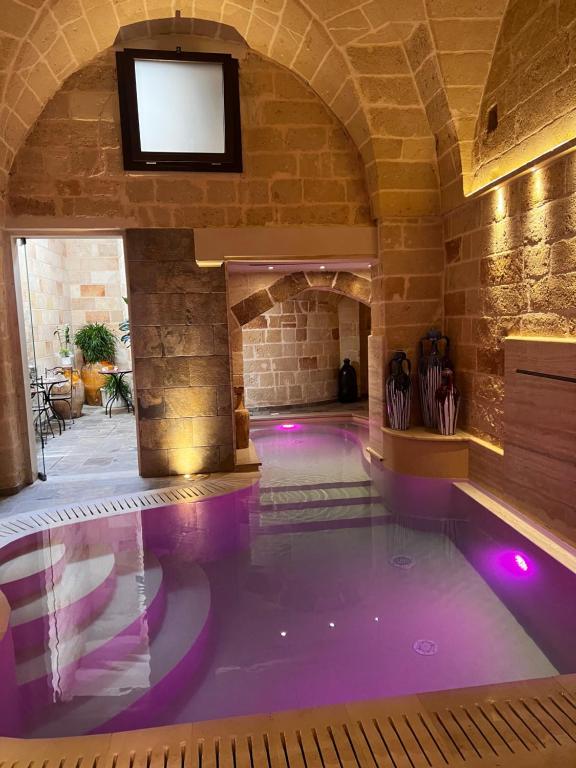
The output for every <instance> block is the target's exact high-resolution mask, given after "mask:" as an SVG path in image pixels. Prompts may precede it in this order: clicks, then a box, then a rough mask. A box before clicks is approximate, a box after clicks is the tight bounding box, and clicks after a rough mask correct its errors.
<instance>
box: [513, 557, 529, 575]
mask: <svg viewBox="0 0 576 768" xmlns="http://www.w3.org/2000/svg"><path fill="white" fill-rule="evenodd" d="M514 562H515V563H516V565H517V566H518V568H520V570H521V571H523V572H524V573H526V571H527V570H528V563H527V562H526V558H525V557H524V555H521V554H520V553H519V552H517V553H516V554H515V555H514Z"/></svg>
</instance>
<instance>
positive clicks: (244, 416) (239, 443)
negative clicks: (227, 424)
mask: <svg viewBox="0 0 576 768" xmlns="http://www.w3.org/2000/svg"><path fill="white" fill-rule="evenodd" d="M234 395H235V396H236V402H235V405H234V421H235V424H236V448H248V445H249V441H250V414H249V413H248V409H247V408H246V406H245V405H244V387H234Z"/></svg>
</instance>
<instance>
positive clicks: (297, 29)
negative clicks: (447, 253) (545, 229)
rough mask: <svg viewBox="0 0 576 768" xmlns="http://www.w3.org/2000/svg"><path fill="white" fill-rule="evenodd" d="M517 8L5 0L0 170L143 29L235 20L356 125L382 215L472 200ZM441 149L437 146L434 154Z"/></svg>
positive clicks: (374, 2) (0, 12)
mask: <svg viewBox="0 0 576 768" xmlns="http://www.w3.org/2000/svg"><path fill="white" fill-rule="evenodd" d="M506 4H507V0H357V1H355V0H306V2H304V1H303V0H235V2H229V1H228V0H226V1H224V2H222V0H172V2H168V1H167V0H0V35H1V37H0V67H1V72H0V90H1V92H2V94H3V104H2V111H1V113H0V168H1V172H2V174H3V179H2V185H3V186H5V183H6V175H7V173H8V171H9V168H10V166H11V163H12V161H13V159H14V156H15V153H16V152H17V150H18V148H19V146H20V145H21V144H22V142H23V140H24V138H25V136H26V134H27V132H28V131H29V129H30V128H31V126H32V125H33V124H34V121H35V120H36V119H37V117H38V115H39V114H40V112H41V110H42V108H43V107H44V105H45V104H46V103H47V101H48V99H49V98H50V97H51V96H52V95H53V94H54V93H55V92H56V90H57V89H58V88H59V86H60V85H61V83H62V82H63V80H64V79H65V78H66V77H67V76H68V75H70V74H71V73H72V72H73V71H75V70H77V69H78V68H79V67H81V66H82V65H83V64H85V63H87V62H88V61H90V60H91V59H92V58H93V57H94V56H95V55H97V54H98V53H99V52H101V51H103V50H105V49H106V48H108V47H110V46H111V45H112V44H113V42H114V40H115V38H116V36H117V34H118V30H119V29H120V28H121V27H123V26H125V25H127V24H132V23H134V22H138V21H142V20H146V19H154V18H166V17H170V16H174V14H175V11H176V10H179V11H180V12H181V15H182V16H183V17H190V18H199V19H209V20H213V21H218V22H221V23H223V24H228V25H230V26H232V27H234V28H235V29H237V30H238V32H239V33H240V34H241V35H242V36H243V37H244V38H245V39H246V41H247V42H248V44H249V46H251V47H252V48H254V49H255V50H257V51H259V52H260V53H262V54H264V55H266V56H269V57H270V58H272V59H274V60H276V61H278V62H280V63H282V64H284V65H285V66H287V67H289V68H290V69H292V70H294V71H295V72H297V73H298V74H299V75H301V76H302V77H303V78H304V79H305V80H307V81H308V82H309V83H310V84H311V85H312V87H313V88H314V89H315V90H316V91H317V93H318V94H319V95H320V96H321V97H322V98H323V99H324V101H325V102H326V103H327V104H328V105H329V106H330V107H331V109H332V110H333V111H334V113H335V114H336V115H337V116H338V117H339V118H340V120H341V121H342V122H343V124H344V125H345V126H346V128H347V129H348V131H349V133H350V135H351V136H352V138H353V140H354V141H355V143H356V145H357V147H358V148H359V150H360V152H361V154H362V157H363V159H364V163H365V166H366V173H367V180H368V186H369V190H370V193H371V198H372V206H373V212H374V214H375V215H377V216H384V217H385V216H394V215H400V214H404V215H406V214H408V215H421V214H429V213H435V212H438V210H439V209H440V188H439V185H438V175H439V177H440V181H441V187H442V194H443V196H444V203H445V205H446V206H449V205H452V204H454V203H455V202H458V200H459V199H460V197H461V194H462V183H463V181H464V186H465V188H466V185H467V179H468V177H469V175H470V171H471V156H472V152H471V148H472V142H473V138H474V129H475V125H476V120H477V114H478V108H479V105H480V102H481V99H482V93H483V90H484V82H485V80H486V77H487V73H488V69H489V66H490V61H491V57H492V52H493V49H494V46H495V43H496V39H497V36H498V31H499V28H500V22H501V18H502V16H503V13H504V11H505V6H506ZM436 147H437V150H438V151H436Z"/></svg>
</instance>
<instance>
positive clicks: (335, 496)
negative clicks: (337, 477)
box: [260, 485, 380, 510]
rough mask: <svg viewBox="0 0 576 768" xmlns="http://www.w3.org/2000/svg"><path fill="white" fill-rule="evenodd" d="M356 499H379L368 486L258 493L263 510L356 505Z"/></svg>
mask: <svg viewBox="0 0 576 768" xmlns="http://www.w3.org/2000/svg"><path fill="white" fill-rule="evenodd" d="M358 499H362V500H364V501H365V500H367V499H380V496H379V494H378V493H375V492H374V491H373V489H372V488H371V487H370V485H368V486H360V487H357V486H352V487H350V486H345V487H337V488H308V487H306V486H304V487H301V488H299V489H295V490H272V491H266V492H265V493H262V491H261V492H260V507H261V508H262V509H264V510H267V509H269V508H274V509H282V508H288V506H289V505H290V504H292V503H298V504H299V503H313V502H324V501H326V502H332V501H336V500H338V501H340V502H348V501H350V502H351V503H356V502H357V501H358Z"/></svg>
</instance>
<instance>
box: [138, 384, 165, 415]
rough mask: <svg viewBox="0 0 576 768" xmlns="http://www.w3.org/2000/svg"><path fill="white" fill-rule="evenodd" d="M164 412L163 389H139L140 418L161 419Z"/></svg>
mask: <svg viewBox="0 0 576 768" xmlns="http://www.w3.org/2000/svg"><path fill="white" fill-rule="evenodd" d="M164 414H165V403H164V390H163V389H141V390H139V391H138V417H139V418H140V419H162V418H164Z"/></svg>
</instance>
